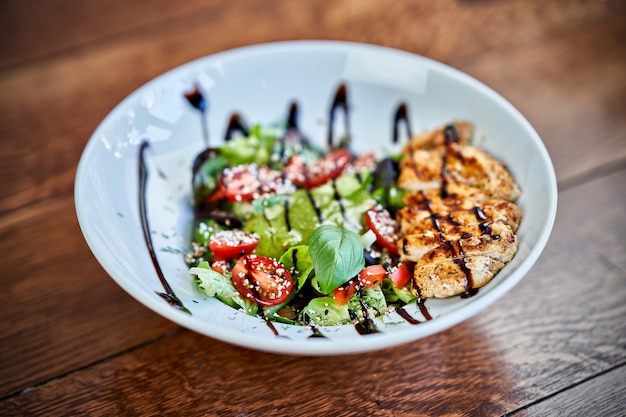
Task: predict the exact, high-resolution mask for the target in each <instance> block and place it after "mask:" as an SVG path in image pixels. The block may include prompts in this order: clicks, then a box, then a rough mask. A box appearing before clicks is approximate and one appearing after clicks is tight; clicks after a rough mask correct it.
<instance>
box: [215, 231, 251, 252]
mask: <svg viewBox="0 0 626 417" xmlns="http://www.w3.org/2000/svg"><path fill="white" fill-rule="evenodd" d="M258 244H259V237H258V236H257V235H256V234H254V233H246V232H244V231H243V230H238V229H234V230H221V231H219V232H217V233H215V234H213V235H211V237H210V238H209V249H211V252H213V254H214V255H215V256H217V257H218V258H222V259H234V258H238V257H240V256H244V255H248V254H250V253H252V251H253V250H254V249H256V247H257V245H258Z"/></svg>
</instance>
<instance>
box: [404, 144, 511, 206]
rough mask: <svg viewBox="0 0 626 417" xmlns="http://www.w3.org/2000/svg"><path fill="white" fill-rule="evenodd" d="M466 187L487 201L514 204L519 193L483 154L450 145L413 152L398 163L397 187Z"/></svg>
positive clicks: (504, 171)
mask: <svg viewBox="0 0 626 417" xmlns="http://www.w3.org/2000/svg"><path fill="white" fill-rule="evenodd" d="M455 183H459V184H466V185H469V186H471V187H474V188H477V189H479V190H480V191H482V192H483V193H485V194H486V195H487V196H489V197H495V198H502V199H505V200H509V201H515V200H516V199H517V198H518V197H519V196H520V189H519V187H518V186H517V184H516V183H515V180H514V179H513V176H512V175H511V174H510V173H509V171H508V170H507V169H506V167H505V166H504V165H503V164H502V163H500V162H499V161H497V160H495V159H494V158H492V157H491V156H489V155H488V154H487V153H486V152H484V151H482V150H480V149H478V148H475V147H473V146H470V145H465V146H462V145H459V144H458V143H452V144H449V145H447V146H444V147H438V148H434V149H431V150H424V149H414V150H413V151H412V153H410V154H407V155H405V157H404V158H403V159H402V161H401V162H400V176H399V178H398V185H399V186H400V187H402V188H404V189H407V190H412V191H419V190H430V189H441V188H442V187H447V186H449V184H455Z"/></svg>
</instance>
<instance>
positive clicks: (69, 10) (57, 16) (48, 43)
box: [0, 0, 223, 68]
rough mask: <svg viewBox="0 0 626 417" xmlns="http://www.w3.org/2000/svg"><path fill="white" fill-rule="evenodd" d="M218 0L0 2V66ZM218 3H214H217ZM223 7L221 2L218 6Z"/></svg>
mask: <svg viewBox="0 0 626 417" xmlns="http://www.w3.org/2000/svg"><path fill="white" fill-rule="evenodd" d="M219 3H220V2H219V1H212V2H208V1H206V0H191V1H185V2H184V3H180V4H175V3H172V2H170V1H158V0H157V1H155V0H151V1H143V2H131V3H129V2H126V1H124V0H107V1H88V2H79V3H76V2H74V1H72V0H55V1H38V2H37V3H25V2H23V1H19V0H5V1H3V2H2V3H0V51H2V53H1V54H0V68H3V67H7V66H11V65H18V64H21V63H23V61H28V60H34V59H38V58H39V59H41V58H45V57H46V56H48V55H50V54H54V53H59V52H62V51H64V50H67V49H70V48H75V47H78V46H81V45H87V44H91V43H93V42H96V41H98V40H101V39H103V38H110V37H112V36H119V35H120V34H124V33H126V32H130V31H133V30H141V28H142V27H144V26H146V25H154V24H158V23H159V22H161V21H163V20H170V19H177V18H178V19H180V18H185V17H186V16H188V15H189V14H190V13H197V12H198V10H201V9H203V8H206V7H209V8H211V7H216V6H217V5H219ZM218 7H219V6H218ZM222 7H223V6H222Z"/></svg>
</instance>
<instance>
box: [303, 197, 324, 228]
mask: <svg viewBox="0 0 626 417" xmlns="http://www.w3.org/2000/svg"><path fill="white" fill-rule="evenodd" d="M306 196H307V197H308V199H309V201H310V202H311V205H312V206H313V210H315V214H316V215H317V221H318V222H320V223H322V222H323V221H324V216H323V215H322V210H321V209H320V207H319V206H318V205H317V201H315V197H313V194H312V193H311V190H309V189H308V188H307V190H306Z"/></svg>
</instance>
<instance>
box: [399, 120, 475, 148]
mask: <svg viewBox="0 0 626 417" xmlns="http://www.w3.org/2000/svg"><path fill="white" fill-rule="evenodd" d="M452 126H454V128H455V129H456V131H457V133H458V143H460V144H461V145H466V144H469V143H470V141H471V140H472V136H473V134H474V125H473V124H471V123H470V122H466V121H456V122H453V123H452ZM445 144H446V135H445V126H441V127H439V128H437V129H433V130H431V131H429V132H427V133H423V134H419V135H414V136H413V137H412V138H411V140H410V141H409V143H407V144H406V146H405V147H404V151H403V152H404V154H405V155H407V154H409V153H411V151H413V150H415V149H426V150H429V149H434V148H440V147H442V146H445Z"/></svg>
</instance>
